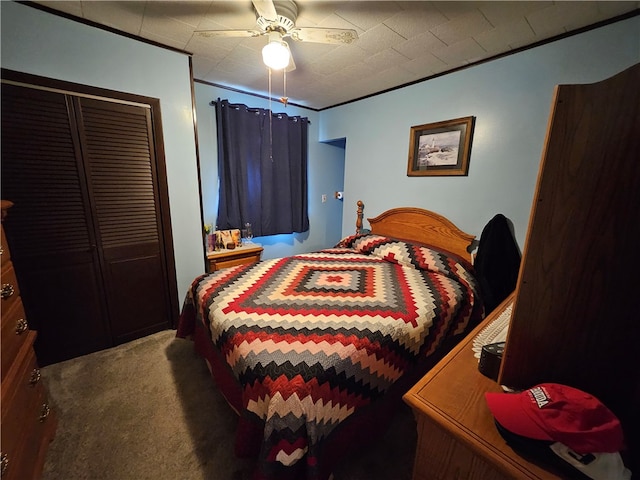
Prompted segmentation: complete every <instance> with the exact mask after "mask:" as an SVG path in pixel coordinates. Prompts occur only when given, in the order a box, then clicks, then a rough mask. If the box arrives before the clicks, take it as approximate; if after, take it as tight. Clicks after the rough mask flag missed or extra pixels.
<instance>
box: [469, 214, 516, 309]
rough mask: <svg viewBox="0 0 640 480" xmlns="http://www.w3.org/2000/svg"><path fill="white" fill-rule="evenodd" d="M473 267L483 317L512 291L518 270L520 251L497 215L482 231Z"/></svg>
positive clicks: (502, 217) (501, 217)
mask: <svg viewBox="0 0 640 480" xmlns="http://www.w3.org/2000/svg"><path fill="white" fill-rule="evenodd" d="M474 267H475V271H476V277H477V279H478V281H479V283H480V291H481V293H482V299H483V300H484V307H485V314H489V313H490V312H491V311H492V310H493V309H495V308H496V307H497V306H498V305H499V304H500V302H502V301H503V300H504V299H505V298H507V296H508V295H509V294H510V293H511V292H513V290H514V289H515V288H516V282H517V280H518V271H519V270H520V250H519V248H518V244H517V243H516V241H515V239H514V238H513V234H512V233H511V229H510V228H509V224H508V222H507V218H506V217H505V216H504V215H502V214H501V213H498V214H497V215H496V216H495V217H493V218H492V219H491V220H489V223H487V225H485V227H484V229H483V230H482V234H481V235H480V245H479V246H478V254H477V255H476V259H475V262H474Z"/></svg>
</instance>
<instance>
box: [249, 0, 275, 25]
mask: <svg viewBox="0 0 640 480" xmlns="http://www.w3.org/2000/svg"><path fill="white" fill-rule="evenodd" d="M253 6H254V7H255V8H256V12H258V15H259V16H261V17H264V18H265V19H266V20H269V21H271V22H274V21H275V20H276V19H277V18H278V13H277V12H276V7H275V5H274V4H273V0H253Z"/></svg>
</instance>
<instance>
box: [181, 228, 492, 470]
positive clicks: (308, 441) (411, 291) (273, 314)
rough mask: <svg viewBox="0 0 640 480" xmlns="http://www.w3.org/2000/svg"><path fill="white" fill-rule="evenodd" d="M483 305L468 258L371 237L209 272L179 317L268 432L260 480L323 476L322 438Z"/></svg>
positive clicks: (194, 288)
mask: <svg viewBox="0 0 640 480" xmlns="http://www.w3.org/2000/svg"><path fill="white" fill-rule="evenodd" d="M481 303H482V302H481V301H480V300H479V298H478V297H477V285H476V281H475V279H474V277H473V273H472V269H471V267H470V266H469V265H468V264H466V263H465V262H464V261H462V260H460V259H458V258H456V257H452V256H449V255H447V254H445V253H443V252H439V251H437V250H435V249H432V248H428V247H425V246H418V245H412V244H409V243H406V242H401V241H396V240H393V239H390V238H387V237H381V236H377V235H370V234H369V235H354V236H352V237H348V238H346V239H344V240H343V241H341V242H340V243H339V244H338V245H337V246H336V247H335V248H332V249H327V250H323V251H319V252H315V253H309V254H300V255H295V256H292V257H287V258H280V259H275V260H264V261H262V262H259V263H256V264H253V265H248V266H247V265H244V266H238V267H234V268H229V269H224V270H220V271H218V272H215V273H212V274H207V275H204V276H201V277H199V278H197V279H196V280H195V281H194V282H193V284H192V286H191V289H190V291H189V293H188V295H187V298H186V300H185V303H184V306H183V312H182V316H181V321H183V320H184V321H185V322H186V320H185V319H186V318H187V317H191V318H195V321H196V322H200V323H202V324H203V325H204V326H205V327H206V328H207V329H208V332H209V334H210V337H211V340H212V342H213V343H214V345H215V346H216V348H217V349H218V350H219V352H220V353H221V354H222V356H223V357H224V359H225V361H226V364H227V365H228V368H229V369H231V371H232V372H233V376H234V377H235V378H236V379H237V381H238V382H239V383H240V386H241V388H242V402H243V408H244V411H243V412H241V414H242V415H244V416H249V417H251V418H252V419H253V420H255V421H256V422H260V424H261V425H263V426H264V434H263V441H262V446H261V452H260V457H259V474H258V477H260V478H274V479H275V478H277V479H281V478H301V477H300V475H302V477H306V478H319V473H318V472H319V469H318V461H319V458H320V457H321V454H320V452H321V446H322V441H323V439H325V438H326V437H327V436H328V435H329V434H330V433H331V432H332V431H333V430H334V429H335V428H336V427H337V426H338V425H339V424H340V423H341V422H343V421H345V420H346V419H347V418H348V417H349V416H350V415H352V414H353V413H354V412H356V411H357V410H358V409H361V408H363V407H365V406H367V405H369V404H370V403H371V402H374V401H375V400H376V399H377V398H379V397H381V396H382V395H384V394H385V392H386V391H387V390H388V389H389V387H390V386H391V385H392V384H393V383H394V382H395V381H396V380H397V379H398V378H400V377H401V376H402V375H403V373H404V372H405V371H407V369H409V368H411V366H412V365H414V364H415V363H416V361H417V359H418V358H419V357H420V356H425V355H430V354H431V353H433V352H434V351H435V350H436V349H437V348H438V347H439V346H440V344H441V343H442V341H443V340H444V339H445V338H447V337H449V336H451V335H455V334H459V333H463V332H464V331H465V330H466V329H467V327H469V326H470V324H471V323H475V322H477V321H478V320H479V319H480V316H481V315H482V307H481V306H480V305H481ZM178 332H179V333H178V335H179V336H186V335H188V334H189V333H190V332H189V331H188V328H186V327H185V326H184V325H182V326H181V327H179V329H178ZM292 472H296V473H293V474H292ZM301 472H303V473H301Z"/></svg>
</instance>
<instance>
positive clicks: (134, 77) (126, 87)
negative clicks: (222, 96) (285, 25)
mask: <svg viewBox="0 0 640 480" xmlns="http://www.w3.org/2000/svg"><path fill="white" fill-rule="evenodd" d="M0 8H1V15H2V57H1V62H2V67H3V68H8V69H11V70H16V71H19V72H25V73H30V74H34V75H41V76H44V77H50V78H55V79H60V80H66V81H70V82H76V83H82V84H86V85H93V86H97V87H102V88H108V89H112V90H118V91H122V92H129V93H135V94H139V95H146V96H149V97H155V98H159V99H160V104H161V110H162V128H163V133H164V144H165V158H166V165H167V181H168V184H169V202H170V209H171V226H172V230H173V241H174V251H175V252H174V253H175V260H176V276H177V282H178V295H179V297H180V298H179V301H180V302H182V300H183V299H184V295H185V293H186V291H187V288H188V286H189V284H190V283H191V281H192V280H193V278H194V277H195V276H196V275H198V274H199V273H201V272H203V271H204V259H203V258H204V257H203V253H202V247H201V232H202V230H201V225H200V206H199V205H200V200H199V197H198V178H197V169H196V153H195V151H196V150H195V131H194V127H193V114H192V112H193V105H192V101H191V84H190V72H189V58H188V57H187V56H186V55H184V54H180V53H175V52H172V51H169V50H167V49H164V48H158V47H154V46H152V45H148V44H146V43H142V42H138V41H135V40H131V39H128V38H126V37H123V36H121V35H115V34H112V33H109V32H106V31H103V30H100V29H96V28H92V27H89V26H87V25H83V24H81V23H78V22H74V21H71V20H67V19H64V18H62V17H58V16H55V15H50V14H48V13H45V12H42V11H40V10H37V9H34V8H31V7H28V6H25V5H21V4H17V3H14V2H7V1H2V2H0Z"/></svg>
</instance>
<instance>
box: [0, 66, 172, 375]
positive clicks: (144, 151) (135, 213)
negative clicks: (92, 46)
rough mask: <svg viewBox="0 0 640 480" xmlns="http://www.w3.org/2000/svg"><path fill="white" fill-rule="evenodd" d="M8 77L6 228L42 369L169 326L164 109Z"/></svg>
mask: <svg viewBox="0 0 640 480" xmlns="http://www.w3.org/2000/svg"><path fill="white" fill-rule="evenodd" d="M4 76H5V72H4V71H3V84H2V125H3V128H2V197H3V199H7V200H10V201H12V202H13V203H14V208H13V209H12V215H11V216H10V218H9V219H7V222H6V223H7V225H6V230H7V235H8V236H9V237H10V238H9V241H10V242H11V244H12V245H15V247H13V248H12V254H13V257H14V264H15V265H16V272H17V275H18V277H19V281H20V285H21V290H22V295H23V302H24V306H25V310H26V311H27V315H28V317H29V319H30V323H32V328H33V329H35V330H38V339H37V341H36V345H35V348H36V353H37V356H38V360H39V363H40V364H41V365H47V364H50V363H55V362H59V361H62V360H66V359H69V358H73V357H76V356H79V355H84V354H87V353H91V352H94V351H97V350H101V349H104V348H107V347H111V346H114V345H118V344H121V343H124V342H127V341H130V340H133V339H135V338H139V337H142V336H145V335H148V334H150V333H154V332H157V331H160V330H163V329H166V328H170V326H171V324H172V319H173V318H176V317H177V312H178V306H177V298H176V297H177V294H176V292H177V288H176V279H175V266H174V259H173V244H172V237H171V230H170V224H169V207H168V193H167V185H166V174H165V170H164V157H163V152H162V151H160V152H158V150H159V148H160V149H161V138H162V137H161V131H159V128H160V122H159V118H155V119H154V118H153V117H154V115H155V116H158V115H159V102H158V101H157V100H156V99H149V98H148V97H142V98H141V102H140V103H139V104H138V103H135V102H132V101H131V100H129V99H127V100H125V101H123V100H120V99H107V98H102V97H97V96H95V95H92V96H88V95H83V94H74V93H70V91H71V90H61V89H59V88H56V89H43V88H42V87H41V86H39V85H26V84H18V83H16V82H6V81H5V79H4ZM38 78H39V77H38ZM55 83H56V86H58V87H59V86H60V84H61V83H62V82H55ZM63 86H64V85H63ZM87 88H89V89H90V90H92V91H95V90H96V89H91V88H90V87H87ZM99 93H102V92H99ZM108 93H110V94H113V93H114V92H108ZM125 96H126V97H127V98H130V97H132V96H131V95H126V94H125ZM136 98H140V97H136ZM153 102H156V103H157V105H155V110H154V105H153Z"/></svg>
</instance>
